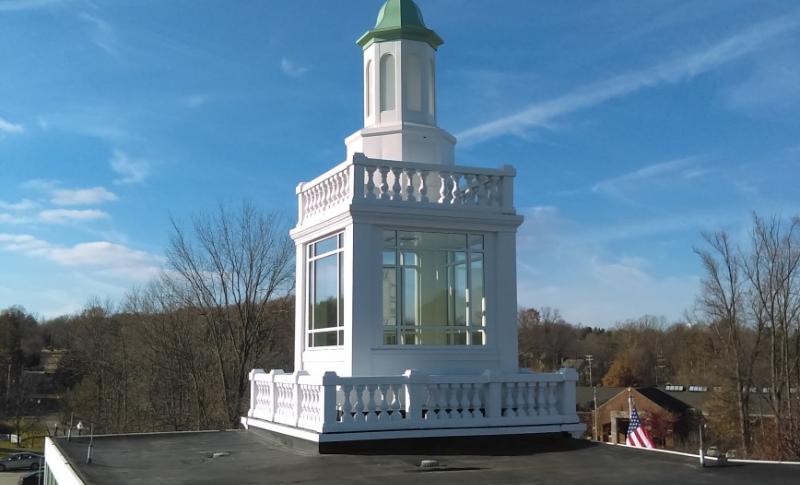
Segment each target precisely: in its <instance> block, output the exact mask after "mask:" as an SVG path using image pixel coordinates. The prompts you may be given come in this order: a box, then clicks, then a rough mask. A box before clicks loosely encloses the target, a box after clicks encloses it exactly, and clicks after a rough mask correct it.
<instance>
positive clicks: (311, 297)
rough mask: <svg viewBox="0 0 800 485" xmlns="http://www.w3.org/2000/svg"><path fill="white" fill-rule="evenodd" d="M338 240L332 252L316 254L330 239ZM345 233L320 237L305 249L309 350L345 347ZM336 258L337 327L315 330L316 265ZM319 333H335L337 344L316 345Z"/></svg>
mask: <svg viewBox="0 0 800 485" xmlns="http://www.w3.org/2000/svg"><path fill="white" fill-rule="evenodd" d="M334 238H335V239H336V247H335V248H334V249H332V250H329V251H326V252H324V253H320V254H314V253H315V252H316V246H317V244H319V243H323V242H325V241H328V240H330V239H334ZM344 254H345V248H344V231H339V232H335V233H333V234H328V235H326V236H323V237H319V238H317V239H315V240H314V241H312V242H309V243H308V244H306V249H305V253H304V256H305V263H304V264H305V270H306V288H305V295H306V312H305V322H304V325H305V335H306V337H305V347H306V348H307V349H331V348H340V347H342V346H344V304H345V296H344ZM330 256H336V269H337V278H336V295H337V298H336V325H335V326H331V327H324V328H313V326H314V323H315V322H314V306H315V297H316V294H315V293H316V282H317V281H316V263H317V262H318V261H320V260H323V259H325V258H328V257H330ZM319 333H335V334H336V344H333V345H315V344H314V335H316V334H319Z"/></svg>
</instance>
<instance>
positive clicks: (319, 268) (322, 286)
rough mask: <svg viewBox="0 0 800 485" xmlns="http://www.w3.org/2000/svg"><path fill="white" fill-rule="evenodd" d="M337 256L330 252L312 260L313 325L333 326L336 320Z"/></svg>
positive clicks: (336, 322) (315, 326)
mask: <svg viewBox="0 0 800 485" xmlns="http://www.w3.org/2000/svg"><path fill="white" fill-rule="evenodd" d="M337 259H338V256H337V255H336V254H332V255H330V256H326V257H324V258H322V259H318V260H317V261H315V262H314V267H315V268H314V269H315V271H314V276H315V278H314V326H313V328H329V327H335V326H337V324H338V321H337V312H338V308H337V304H338V291H337V288H336V287H337V282H338V280H339V271H338V269H339V268H338V266H339V265H338V264H337Z"/></svg>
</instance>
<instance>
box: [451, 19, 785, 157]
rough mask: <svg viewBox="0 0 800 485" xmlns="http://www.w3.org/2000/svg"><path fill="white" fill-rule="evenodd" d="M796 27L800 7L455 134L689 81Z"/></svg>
mask: <svg viewBox="0 0 800 485" xmlns="http://www.w3.org/2000/svg"><path fill="white" fill-rule="evenodd" d="M798 27H800V11H795V12H792V13H791V14H789V15H785V16H782V17H780V18H776V19H771V20H769V21H766V22H762V23H759V24H756V25H753V26H751V27H750V28H749V29H746V30H744V31H742V32H739V33H738V34H736V35H733V36H731V37H729V38H727V39H725V40H723V41H721V42H718V43H716V44H714V45H712V46H711V47H707V48H704V49H699V50H697V51H694V52H690V53H688V54H687V55H684V56H682V57H677V58H674V59H672V60H669V61H666V62H662V63H659V64H656V65H654V66H651V67H649V68H646V69H641V70H638V71H631V72H628V73H625V74H621V75H618V76H616V77H613V78H610V79H607V80H605V81H600V82H596V83H594V84H589V85H586V86H583V87H581V88H578V89H576V90H575V91H573V92H570V93H567V94H564V95H562V96H559V97H557V98H554V99H550V100H547V101H542V102H539V103H536V104H533V105H530V106H528V107H527V108H526V109H524V110H522V111H520V112H518V113H516V114H513V115H510V116H505V117H502V118H498V119H496V120H493V121H490V122H487V123H483V124H480V125H478V126H474V127H472V128H468V129H466V130H464V131H462V132H461V133H459V134H458V135H457V137H458V138H459V141H460V142H461V143H462V144H467V145H469V144H474V143H478V142H481V141H485V140H488V139H491V138H495V137H498V136H501V135H508V134H512V135H513V134H519V133H524V131H525V130H526V129H530V128H534V127H546V126H547V125H548V123H551V122H553V121H554V120H556V119H558V118H560V117H563V116H566V115H569V114H572V113H574V112H577V111H580V110H583V109H587V108H591V107H594V106H597V105H599V104H602V103H604V102H606V101H609V100H612V99H616V98H620V97H623V96H627V95H629V94H631V93H634V92H636V91H638V90H640V89H644V88H652V87H656V86H660V85H664V84H674V83H677V82H681V81H685V80H690V79H692V78H694V77H696V76H698V75H700V74H703V73H705V72H708V71H711V70H713V69H716V68H718V67H720V66H722V65H725V64H727V63H729V62H732V61H734V60H736V59H739V58H742V57H744V56H745V55H748V54H750V53H753V52H755V51H757V50H759V49H761V48H763V47H764V46H765V45H766V44H767V43H768V42H770V41H771V40H773V39H775V38H777V37H779V36H781V35H783V34H785V33H787V32H790V31H792V30H795V29H797V28H798Z"/></svg>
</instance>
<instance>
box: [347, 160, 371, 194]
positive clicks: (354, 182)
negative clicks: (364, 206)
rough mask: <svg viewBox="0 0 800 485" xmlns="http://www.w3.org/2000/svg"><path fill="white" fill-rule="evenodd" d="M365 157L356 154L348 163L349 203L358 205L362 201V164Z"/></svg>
mask: <svg viewBox="0 0 800 485" xmlns="http://www.w3.org/2000/svg"><path fill="white" fill-rule="evenodd" d="M366 158H367V157H366V156H365V155H364V154H363V153H356V154H354V155H353V158H352V159H351V161H350V187H349V189H350V190H349V192H350V195H351V197H352V198H351V200H350V203H359V202H361V201H362V199H364V173H365V170H364V162H365V161H366Z"/></svg>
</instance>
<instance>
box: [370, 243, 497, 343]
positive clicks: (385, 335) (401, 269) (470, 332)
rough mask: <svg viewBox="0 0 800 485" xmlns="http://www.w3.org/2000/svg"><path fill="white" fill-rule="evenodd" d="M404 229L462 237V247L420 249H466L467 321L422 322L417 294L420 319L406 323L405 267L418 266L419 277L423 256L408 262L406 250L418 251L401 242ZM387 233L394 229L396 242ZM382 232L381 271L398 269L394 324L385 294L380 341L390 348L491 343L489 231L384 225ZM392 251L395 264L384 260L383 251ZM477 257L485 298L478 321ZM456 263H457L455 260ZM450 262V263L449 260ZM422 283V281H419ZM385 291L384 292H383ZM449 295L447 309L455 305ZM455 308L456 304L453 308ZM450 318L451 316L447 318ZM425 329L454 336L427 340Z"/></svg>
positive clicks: (483, 296) (415, 317) (447, 251)
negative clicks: (460, 340) (441, 340)
mask: <svg viewBox="0 0 800 485" xmlns="http://www.w3.org/2000/svg"><path fill="white" fill-rule="evenodd" d="M403 232H412V233H416V234H420V233H423V234H425V233H427V234H443V235H449V236H453V235H455V236H458V237H463V238H464V241H465V244H464V247H463V248H432V247H425V246H422V247H419V248H417V250H419V251H426V250H427V251H442V252H445V253H455V252H463V253H465V259H464V262H463V264H464V265H465V272H466V286H465V290H466V291H465V299H466V306H465V323H464V324H463V325H462V324H449V323H445V324H437V325H434V324H428V325H426V324H425V323H423V322H421V320H422V318H421V315H420V311H421V309H420V305H419V295H417V296H416V298H417V300H418V304H417V305H416V307H415V308H416V310H415V311H416V315H414V321H415V322H417V323H416V324H414V325H405V324H404V318H405V317H406V315H405V314H404V307H405V296H404V291H403V285H404V284H405V281H404V278H405V269H407V268H415V269H416V271H415V275H416V278H417V279H418V280H419V278H420V271H421V270H422V267H421V266H420V258H419V255H417V256H416V258H415V259H416V262H415V263H414V264H411V265H409V264H407V263H406V261H405V260H406V256H405V255H404V254H403V253H404V252H415V251H413V250H410V249H409V248H403V247H401V245H400V241H399V237H400V236H399V234H400V233H403ZM387 233H394V236H393V238H392V239H393V241H394V242H393V245H391V246H390V245H388V244H387V242H386V241H387V237H386V236H385V235H386V234H387ZM382 234H383V235H384V237H382V238H381V240H382V242H381V261H382V264H381V273H382V275H383V274H384V272H385V271H386V270H387V269H390V268H392V269H394V273H395V283H394V302H395V303H394V307H395V312H394V316H393V320H394V324H387V323H386V321H387V319H386V318H385V317H386V314H385V313H384V305H385V301H384V297H383V296H382V297H381V300H380V302H381V320H382V322H381V323H382V325H381V327H382V328H381V345H382V346H384V347H388V348H406V347H415V348H432V347H439V348H465V347H466V348H471V349H479V348H486V347H487V345H488V342H487V340H488V338H487V337H488V332H487V326H488V322H487V320H488V319H487V306H488V305H487V303H486V299H487V298H488V295H487V289H486V279H487V276H486V275H487V268H486V263H487V258H486V252H487V249H486V247H487V234H486V233H483V232H474V231H459V232H455V231H445V230H442V231H436V230H416V229H407V228H403V229H399V228H389V227H384V228H382ZM475 236H477V237H480V241H481V245H480V248H474V247H473V237H475ZM389 251H393V252H394V258H393V261H394V264H387V263H385V262H384V259H383V258H384V254H385V253H386V252H389ZM474 255H479V257H478V258H475V259H473V256H474ZM476 260H480V261H481V264H480V265H481V271H480V273H481V274H480V280H481V281H480V287H481V293H482V298H481V301H480V303H478V304H479V305H480V312H479V313H480V315H481V321H480V322H479V323H477V324H476V323H474V322H473V321H472V320H473V315H474V309H473V305H474V304H475V303H476V302H475V301H474V299H473V295H472V290H473V288H474V287H475V284H474V278H475V277H476V276H477V275H474V274H473V262H474V261H476ZM452 264H455V263H452ZM447 266H448V267H449V266H451V263H450V262H448V264H447ZM384 284H385V280H384V279H382V285H384ZM417 284H419V283H417ZM383 294H384V293H383V292H382V295H383ZM446 298H447V299H448V309H447V311H448V312H450V311H451V310H452V309H451V308H450V300H451V298H454V294H447V295H446ZM454 308H455V305H454V307H453V309H454ZM448 319H449V318H448ZM392 330H394V337H393V338H392V341H389V337H390V336H391V332H392ZM425 330H428V331H433V332H442V333H443V334H444V335H445V339H446V340H450V339H453V341H449V342H447V343H442V344H426V343H424V341H421V340H422V339H423V335H424V332H425ZM462 333H463V334H465V335H464V343H457V342H455V339H456V338H458V337H457V336H458V335H459V334H462ZM408 334H411V335H412V336H413V340H414V341H413V342H406V341H405V339H406V338H407V335H408ZM475 334H480V341H479V342H473V339H474V335H475Z"/></svg>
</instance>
